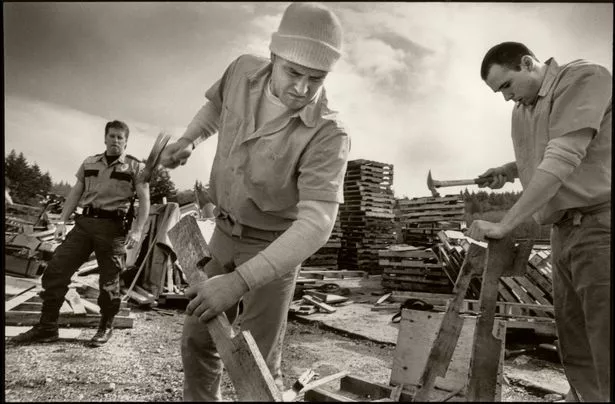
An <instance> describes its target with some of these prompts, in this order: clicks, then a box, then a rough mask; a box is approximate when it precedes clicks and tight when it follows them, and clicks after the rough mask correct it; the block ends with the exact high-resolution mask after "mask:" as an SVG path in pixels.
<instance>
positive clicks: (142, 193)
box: [136, 183, 150, 232]
mask: <svg viewBox="0 0 615 404" xmlns="http://www.w3.org/2000/svg"><path fill="white" fill-rule="evenodd" d="M137 187H138V188H137V190H138V192H137V197H138V198H139V210H138V211H137V225H136V230H137V231H138V232H142V231H143V228H144V227H145V223H146V222H147V218H148V216H149V210H150V199H149V184H147V183H145V184H139V185H137Z"/></svg>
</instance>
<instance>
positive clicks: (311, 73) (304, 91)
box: [271, 55, 328, 110]
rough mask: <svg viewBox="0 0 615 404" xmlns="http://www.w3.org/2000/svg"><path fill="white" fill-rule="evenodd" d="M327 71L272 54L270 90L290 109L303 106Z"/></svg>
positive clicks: (316, 89)
mask: <svg viewBox="0 0 615 404" xmlns="http://www.w3.org/2000/svg"><path fill="white" fill-rule="evenodd" d="M327 74H328V72H325V71H322V70H316V69H310V68H309V67H305V66H301V65H298V64H296V63H293V62H289V61H288V60H286V59H282V58H281V57H279V56H275V55H274V56H273V70H272V73H271V92H272V93H273V95H275V96H276V97H278V98H279V99H280V101H282V104H284V105H286V106H287V107H288V108H289V109H291V110H297V109H301V108H303V107H305V106H306V105H307V104H309V102H310V101H311V100H312V99H313V98H314V96H315V95H316V93H317V92H318V90H320V88H321V87H322V85H323V84H324V81H325V78H326V77H327Z"/></svg>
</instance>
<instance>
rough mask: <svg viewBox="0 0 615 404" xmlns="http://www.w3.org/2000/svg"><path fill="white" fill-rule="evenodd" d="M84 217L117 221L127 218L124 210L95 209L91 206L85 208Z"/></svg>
mask: <svg viewBox="0 0 615 404" xmlns="http://www.w3.org/2000/svg"><path fill="white" fill-rule="evenodd" d="M81 215H82V216H85V217H94V218H98V219H115V220H124V217H125V216H126V212H124V211H123V210H119V209H118V210H104V209H98V208H93V207H91V206H86V207H84V208H83V212H82V213H81Z"/></svg>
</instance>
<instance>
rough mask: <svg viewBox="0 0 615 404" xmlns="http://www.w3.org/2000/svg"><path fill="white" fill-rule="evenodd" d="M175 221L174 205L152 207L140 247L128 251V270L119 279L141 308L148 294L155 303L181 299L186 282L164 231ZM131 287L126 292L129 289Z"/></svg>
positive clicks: (145, 302)
mask: <svg viewBox="0 0 615 404" xmlns="http://www.w3.org/2000/svg"><path fill="white" fill-rule="evenodd" d="M179 219H180V210H179V206H178V204H177V203H168V204H164V205H152V207H151V209H150V215H149V217H148V219H147V222H146V224H145V229H144V231H143V235H142V239H141V243H140V245H139V246H138V247H136V248H134V249H132V250H128V257H127V262H126V266H127V268H128V270H127V271H126V273H125V274H124V275H123V276H122V279H123V282H124V285H125V286H126V288H127V289H128V290H127V292H128V293H129V294H130V296H131V297H132V298H133V299H134V300H135V301H137V302H139V303H141V304H147V303H151V300H152V298H150V297H149V296H148V294H151V295H152V296H153V299H154V300H156V301H157V302H158V303H164V301H166V300H167V299H184V298H185V297H184V295H183V289H184V288H185V287H186V286H187V281H186V279H185V276H184V274H183V272H182V270H181V268H180V267H179V266H178V265H177V263H176V262H175V253H174V251H173V246H172V245H171V243H170V241H169V239H168V236H167V232H168V230H169V229H170V228H172V227H173V226H174V225H175V224H176V223H177V222H178V221H179ZM135 277H136V281H135ZM133 283H134V286H133V288H132V289H130V286H129V285H132V284H133ZM143 298H145V299H143Z"/></svg>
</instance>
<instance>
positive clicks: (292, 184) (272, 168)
mask: <svg viewBox="0 0 615 404" xmlns="http://www.w3.org/2000/svg"><path fill="white" fill-rule="evenodd" d="M287 141H288V140H287V139H283V138H280V137H275V136H273V137H269V136H267V137H261V138H258V139H256V142H255V143H254V144H252V145H251V146H250V147H249V149H248V153H247V162H246V164H245V168H244V169H245V172H246V175H245V177H244V186H245V188H246V191H247V193H248V195H249V197H250V198H251V199H252V201H253V202H254V203H255V204H256V205H257V206H258V207H259V208H260V209H261V210H262V211H263V212H277V211H283V210H286V209H289V208H292V207H294V206H296V205H297V202H299V191H298V189H297V174H296V172H295V167H296V164H295V162H294V161H293V160H294V159H293V155H292V154H291V153H288V151H287V148H286V142H287Z"/></svg>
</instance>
